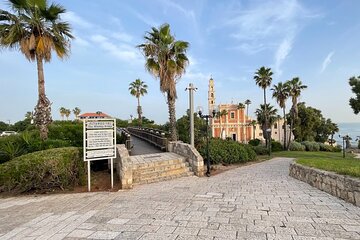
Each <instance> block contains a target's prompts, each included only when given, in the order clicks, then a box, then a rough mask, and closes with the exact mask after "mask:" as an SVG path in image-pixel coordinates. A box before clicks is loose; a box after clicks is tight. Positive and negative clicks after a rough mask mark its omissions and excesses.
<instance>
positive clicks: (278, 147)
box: [271, 141, 284, 152]
mask: <svg viewBox="0 0 360 240" xmlns="http://www.w3.org/2000/svg"><path fill="white" fill-rule="evenodd" d="M282 150H284V148H283V146H282V145H281V143H279V142H277V141H271V151H272V152H280V151H282Z"/></svg>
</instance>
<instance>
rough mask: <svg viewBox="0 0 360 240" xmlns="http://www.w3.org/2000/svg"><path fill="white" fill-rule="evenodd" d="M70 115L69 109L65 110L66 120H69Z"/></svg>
mask: <svg viewBox="0 0 360 240" xmlns="http://www.w3.org/2000/svg"><path fill="white" fill-rule="evenodd" d="M70 114H71V110H70V109H65V116H66V120H69V116H70Z"/></svg>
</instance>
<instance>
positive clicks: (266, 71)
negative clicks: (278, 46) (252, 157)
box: [254, 66, 273, 146]
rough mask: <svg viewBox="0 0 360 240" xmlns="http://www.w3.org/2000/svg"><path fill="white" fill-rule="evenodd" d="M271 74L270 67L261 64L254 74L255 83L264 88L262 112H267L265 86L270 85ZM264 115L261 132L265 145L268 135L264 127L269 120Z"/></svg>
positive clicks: (266, 126)
mask: <svg viewBox="0 0 360 240" xmlns="http://www.w3.org/2000/svg"><path fill="white" fill-rule="evenodd" d="M272 75H273V72H272V71H271V68H265V67H264V66H263V67H261V68H259V69H258V70H257V71H256V72H255V76H254V79H255V83H256V85H258V86H259V87H260V88H262V89H263V90H264V107H265V109H264V112H265V113H267V112H268V111H267V110H266V107H267V106H268V105H267V104H266V88H267V87H269V86H270V85H271V81H272ZM264 117H265V119H264V121H265V124H264V125H263V133H264V138H265V140H266V146H267V145H268V138H269V136H268V135H267V132H266V129H267V128H268V127H269V126H268V125H269V122H268V117H267V116H266V115H265V116H264Z"/></svg>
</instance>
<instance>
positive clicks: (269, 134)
mask: <svg viewBox="0 0 360 240" xmlns="http://www.w3.org/2000/svg"><path fill="white" fill-rule="evenodd" d="M266 133H267V134H266V135H267V137H268V139H269V141H268V143H269V156H271V128H268V129H266Z"/></svg>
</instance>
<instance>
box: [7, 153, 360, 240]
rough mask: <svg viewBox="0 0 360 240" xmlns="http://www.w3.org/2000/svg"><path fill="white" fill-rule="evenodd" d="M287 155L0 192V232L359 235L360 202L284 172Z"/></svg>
mask: <svg viewBox="0 0 360 240" xmlns="http://www.w3.org/2000/svg"><path fill="white" fill-rule="evenodd" d="M290 161H291V160H290V159H274V160H271V161H267V162H263V163H259V164H255V165H251V166H247V167H242V168H237V169H234V170H230V171H228V172H225V173H222V174H219V175H215V176H212V177H210V178H206V177H204V178H197V177H195V176H194V177H187V178H180V179H175V180H172V181H168V182H161V183H155V184H149V185H142V186H138V187H135V188H134V189H133V190H130V191H120V192H115V193H105V192H103V193H84V194H59V195H49V196H38V197H34V196H27V197H18V198H8V199H0V239H64V238H65V239H79V238H92V239H113V238H115V239H141V240H144V239H154V240H161V239H177V240H180V239H187V240H192V239H213V240H214V239H227V240H229V239H260V240H261V239H264V240H265V239H266V240H269V239H286V240H289V239H294V240H298V239H302V240H305V239H314V240H315V239H319V240H328V239H360V234H359V232H360V208H358V207H355V206H353V205H351V204H348V203H345V202H344V201H342V200H339V199H337V198H335V197H333V196H331V195H329V194H327V193H324V192H322V191H319V190H317V189H315V188H312V187H310V186H309V185H307V184H305V183H303V182H300V181H298V180H295V179H293V178H291V177H289V176H288V167H289V163H290Z"/></svg>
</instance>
